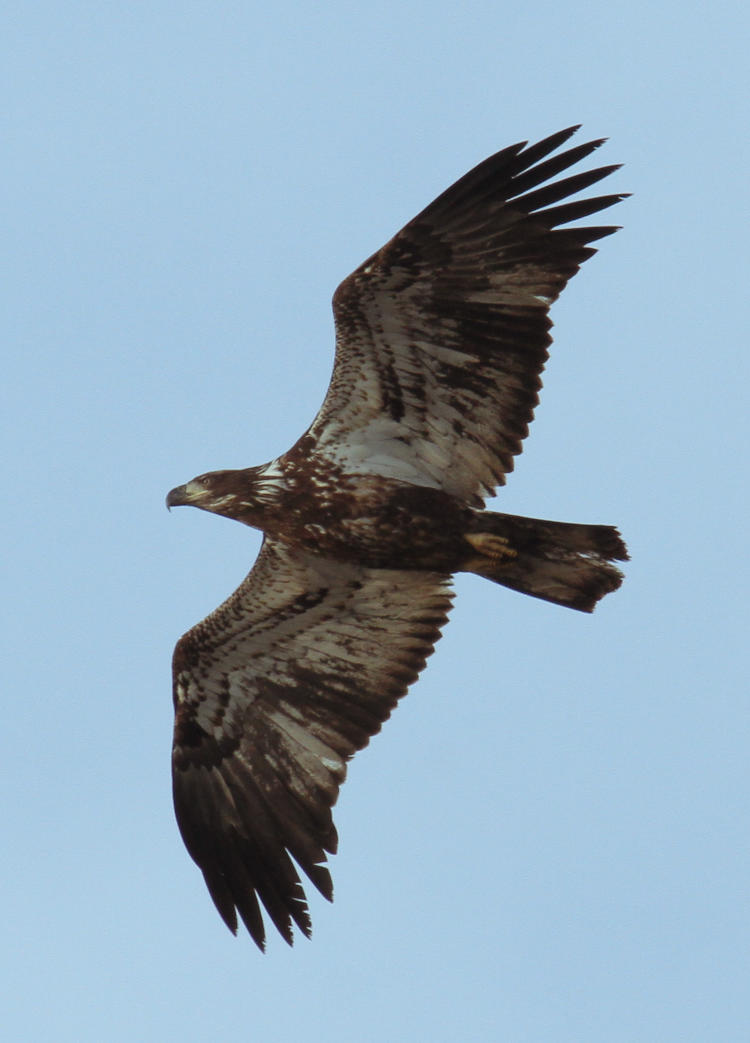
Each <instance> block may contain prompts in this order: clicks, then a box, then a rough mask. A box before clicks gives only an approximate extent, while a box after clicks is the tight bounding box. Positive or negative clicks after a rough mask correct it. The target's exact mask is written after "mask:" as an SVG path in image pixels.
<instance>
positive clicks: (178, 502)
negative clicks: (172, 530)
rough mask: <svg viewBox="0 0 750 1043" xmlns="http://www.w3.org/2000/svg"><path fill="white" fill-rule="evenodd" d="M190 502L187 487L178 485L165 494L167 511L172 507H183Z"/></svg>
mask: <svg viewBox="0 0 750 1043" xmlns="http://www.w3.org/2000/svg"><path fill="white" fill-rule="evenodd" d="M190 502H191V500H190V494H189V493H188V487H187V485H178V486H177V488H176V489H172V490H170V492H168V493H167V510H170V511H171V509H172V508H173V507H184V506H186V505H187V504H189V503H190Z"/></svg>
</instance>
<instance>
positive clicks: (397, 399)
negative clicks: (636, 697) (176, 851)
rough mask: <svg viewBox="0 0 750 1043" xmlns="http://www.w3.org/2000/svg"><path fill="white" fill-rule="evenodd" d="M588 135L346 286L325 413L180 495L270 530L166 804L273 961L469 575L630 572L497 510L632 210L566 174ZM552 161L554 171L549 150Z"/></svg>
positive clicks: (571, 587)
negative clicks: (610, 240)
mask: <svg viewBox="0 0 750 1043" xmlns="http://www.w3.org/2000/svg"><path fill="white" fill-rule="evenodd" d="M577 129H578V127H571V128H568V129H566V130H563V131H560V132H559V133H557V134H553V135H552V136H550V137H548V138H546V139H545V140H543V141H540V142H539V143H538V144H534V145H528V144H527V143H526V142H522V143H520V144H517V145H512V146H510V147H509V148H506V149H503V150H502V151H501V152H498V153H497V154H496V155H493V156H490V158H489V159H486V160H485V161H484V162H483V163H480V164H479V166H477V167H475V168H474V169H473V170H471V171H470V172H469V173H468V174H466V175H465V176H464V177H462V178H461V179H460V180H459V181H457V182H456V183H455V184H454V185H453V186H452V187H451V188H449V189H447V190H446V191H445V192H443V193H442V195H440V196H438V198H437V199H436V200H435V201H434V202H432V203H431V204H430V205H429V206H428V207H427V208H426V209H425V210H423V211H422V212H421V213H420V214H419V215H418V216H417V217H415V218H414V219H413V220H412V221H410V222H409V223H408V224H407V225H406V226H405V227H404V228H403V229H402V230H401V231H400V232H398V233H397V234H396V235H395V236H394V237H393V238H392V239H391V240H390V242H388V243H387V244H386V245H385V246H384V247H383V248H382V249H381V250H379V251H378V252H377V253H375V254H373V255H372V257H370V258H369V260H367V261H365V262H364V263H363V264H362V265H360V267H359V268H357V270H356V271H355V272H353V273H352V274H351V275H350V276H349V277H348V278H347V279H345V280H344V281H343V282H342V283H341V285H340V286H339V287H338V289H337V290H336V293H335V294H334V298H333V311H334V318H335V325H336V353H335V362H334V367H333V374H332V377H331V383H330V386H329V388H328V392H327V394H326V397H325V400H324V402H323V405H322V406H321V409H320V411H319V413H318V415H317V416H316V417H315V419H314V421H313V423H312V425H311V426H310V427H309V428H308V430H307V431H306V432H305V434H303V435H302V437H301V438H300V439H299V441H298V442H297V443H296V444H295V445H294V446H292V448H291V449H290V450H289V451H288V452H286V453H284V454H283V455H282V456H280V457H278V458H277V459H276V460H273V461H272V462H271V463H268V464H265V465H263V466H260V467H248V468H245V469H242V470H223V471H213V472H211V473H209V474H203V475H200V476H199V477H197V478H194V479H192V481H189V482H187V483H186V484H185V485H181V486H179V487H178V488H176V489H173V490H172V491H171V492H170V493H169V495H168V496H167V506H169V507H173V506H176V505H181V504H190V505H192V506H194V507H199V508H201V509H202V510H205V511H212V512H213V513H214V514H221V515H224V516H225V517H228V518H235V519H236V520H237V521H240V522H242V523H243V524H245V525H250V526H252V527H253V528H256V529H260V530H262V532H263V534H264V539H263V545H262V548H261V551H260V554H259V556H258V558H257V560H256V562H255V564H254V566H253V568H252V570H251V571H250V573H249V575H248V576H247V577H246V578H245V579H244V580H243V582H242V583H241V584H240V586H239V587H238V588H237V590H236V591H235V592H234V593H233V594H232V595H231V596H230V597H229V598H228V600H227V601H225V602H224V604H223V605H221V606H220V607H219V608H217V609H216V610H215V611H214V612H212V613H211V614H210V615H209V616H208V617H207V618H206V619H204V620H203V621H202V622H201V623H198V624H197V626H195V627H193V628H192V630H190V631H188V633H187V634H185V635H184V636H183V637H182V638H181V639H180V640H179V641H178V643H177V646H176V648H175V652H174V660H173V675H174V707H175V726H174V748H173V755H172V766H173V792H174V806H175V812H176V816H177V821H178V824H179V828H180V831H181V833H182V837H183V839H184V841H185V844H186V846H187V849H188V851H189V853H190V855H191V856H192V858H193V859H194V860H195V862H196V863H197V864H198V866H199V867H200V869H201V870H202V872H203V876H204V878H205V881H206V884H207V885H208V890H209V892H210V894H211V897H212V898H213V901H214V903H215V905H216V908H217V909H218V911H219V913H220V914H221V916H222V918H223V920H224V922H225V923H226V924H227V926H228V927H229V928H230V930H231V931H233V932H234V933H236V932H237V926H238V918H237V914H238V913H239V916H240V918H241V919H242V921H243V922H244V924H245V926H246V927H247V929H248V931H249V932H250V935H251V936H252V938H253V939H254V940H255V942H256V944H257V945H258V946H259V947H260V948H261V949H262V948H264V945H265V928H264V921H263V915H262V912H261V904H262V906H263V907H264V908H265V911H266V913H267V915H268V916H269V917H270V919H271V921H272V922H273V924H274V925H275V926H276V928H277V929H278V931H279V932H280V933H281V935H282V936H283V937H284V938H285V939H286V941H287V942H289V943H290V944H291V943H292V941H293V931H294V929H293V924H296V925H297V927H298V928H299V929H300V930H301V931H302V933H303V934H305V935H307V936H308V937H309V935H310V929H311V927H310V916H309V912H308V907H307V903H306V899H305V894H304V891H303V888H302V884H301V881H300V873H299V870H302V871H303V872H304V873H305V874H306V875H307V877H308V878H309V879H310V881H312V883H313V884H314V885H315V887H316V888H317V889H318V890H319V891H320V892H321V893H322V894H323V895H324V896H325V897H326V898H328V899H329V900H330V899H332V896H333V885H332V882H331V876H330V873H329V871H328V868H327V866H326V855H327V853H335V851H336V847H337V836H336V830H335V827H334V824H333V818H332V808H333V805H334V804H335V802H336V799H337V797H338V792H339V787H340V786H341V784H342V782H343V781H344V778H345V775H346V766H347V762H348V761H349V759H350V758H351V757H352V756H353V755H354V753H355V752H356V751H357V750H359V749H362V747H363V746H365V745H366V744H367V743H368V742H369V740H370V738H371V736H373V735H374V734H375V733H376V732H378V731H379V730H380V728H381V726H382V724H383V722H384V721H385V720H386V719H387V718H388V717H389V715H390V713H391V711H392V710H393V709H394V707H395V705H396V703H397V702H398V700H399V699H400V698H401V697H402V696H403V695H404V694H405V693H406V690H407V688H408V687H409V685H411V684H412V682H413V681H415V680H416V678H417V676H418V674H419V672H420V671H421V670H422V668H423V667H424V665H425V661H426V659H427V657H428V656H429V655H430V653H431V652H432V650H433V647H434V645H435V642H436V641H437V640H438V638H439V636H440V630H441V627H442V626H443V624H444V623H445V622H446V620H447V617H448V611H449V609H450V605H451V597H452V594H451V577H452V575H453V574H454V573H457V572H471V573H475V574H476V575H479V576H483V577H485V578H487V579H489V580H492V581H493V582H495V583H499V584H501V585H502V586H505V587H510V588H511V589H513V590H517V591H521V592H522V593H525V594H530V595H532V596H533V597H537V598H542V599H544V600H545V601H551V602H554V603H555V604H558V605H564V606H567V607H568V608H574V609H579V610H581V611H583V612H590V611H592V610H593V608H594V606H595V604H596V603H597V601H599V599H600V598H601V597H603V596H604V595H605V594H607V593H609V592H610V591H613V590H616V589H617V588H618V587H619V586H620V584H621V582H622V574H621V572H620V571H619V569H618V568H617V567H616V566H615V565H614V564H613V562H614V561H623V560H626V559H627V557H628V555H627V550H626V548H625V545H624V543H623V541H622V539H621V538H620V535H619V533H618V531H617V530H616V529H615V528H613V527H611V526H605V525H578V524H566V523H562V522H555V521H539V520H536V519H532V518H522V517H518V516H515V515H512V514H500V513H496V512H491V511H486V510H484V509H483V504H484V500H485V498H486V497H489V496H492V495H493V493H494V492H495V489H496V488H497V486H499V485H502V484H504V482H505V476H506V475H507V474H508V473H509V472H510V471H511V470H512V469H513V458H514V457H515V456H516V455H517V454H518V453H520V452H521V446H522V442H523V439H524V438H525V437H526V435H527V433H528V425H529V422H530V421H531V420H532V418H533V414H534V408H535V406H536V405H537V402H538V392H539V389H540V387H541V380H540V375H541V373H542V370H543V368H544V364H545V361H546V359H547V348H548V346H549V344H550V343H551V337H550V335H549V330H550V327H551V322H550V320H549V318H548V312H549V307H550V305H551V304H552V302H553V301H554V300H555V299H556V298H557V297H558V295H559V294H560V293H561V291H562V290H563V288H564V287H565V285H566V283H567V282H568V280H569V279H570V278H572V276H573V275H575V273H576V272H577V271H578V269H579V267H580V265H581V264H582V263H583V262H584V261H585V260H586V259H587V258H589V257H590V256H591V255H592V254H593V253H595V250H594V248H593V247H592V246H591V245H590V244H591V243H592V242H595V241H596V240H598V239H601V238H603V237H604V236H607V235H609V234H610V233H612V232H614V231H615V230H616V229H615V227H613V226H609V225H606V226H603V225H593V226H592V225H590V226H588V227H583V228H581V227H576V226H573V227H570V225H571V222H576V221H579V220H580V219H582V218H587V217H588V216H589V215H591V214H595V213H598V212H599V211H601V210H604V209H606V208H607V207H609V206H611V205H612V204H614V203H616V202H618V201H619V200H621V199H622V198H624V196H623V194H616V195H599V196H593V197H589V198H584V199H580V198H579V199H575V200H573V201H571V200H570V198H569V197H571V196H574V195H576V194H577V193H579V192H580V191H581V190H583V189H587V188H588V187H589V186H591V185H593V184H595V183H596V182H598V181H600V180H601V179H602V178H604V177H606V176H607V175H608V174H610V173H612V172H613V171H614V170H616V169H618V168H617V166H603V167H598V168H596V169H594V170H587V171H583V172H579V173H574V174H570V175H568V176H566V177H563V178H558V176H557V175H559V174H560V173H561V172H563V171H566V170H568V168H570V167H572V166H573V165H574V164H576V163H578V162H580V161H581V160H583V159H585V158H586V157H588V156H589V155H591V153H593V152H594V151H595V150H596V149H597V148H598V147H599V146H600V145H601V144H602V140H598V141H591V142H588V143H586V144H582V145H578V146H575V147H571V148H568V149H567V150H566V151H562V152H559V151H558V149H560V147H561V146H562V145H563V144H564V143H565V142H566V141H567V140H568V139H569V138H570V137H571V136H572V134H573V133H574V132H575V131H576V130H577ZM554 153H556V154H554Z"/></svg>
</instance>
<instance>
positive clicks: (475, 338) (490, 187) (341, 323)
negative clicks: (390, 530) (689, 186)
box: [300, 127, 623, 505]
mask: <svg viewBox="0 0 750 1043" xmlns="http://www.w3.org/2000/svg"><path fill="white" fill-rule="evenodd" d="M577 129H578V128H577V127H571V128H569V129H568V130H563V131H560V132H559V133H558V134H554V135H552V136H551V137H549V138H546V139H545V140H544V141H541V142H539V143H538V144H536V145H532V146H529V147H525V143H522V144H519V145H513V146H511V147H510V148H506V149H504V150H503V151H502V152H498V153H497V154H496V155H494V156H491V157H490V158H489V159H487V160H485V161H484V162H483V163H480V164H479V166H478V167H475V169H474V170H472V171H470V172H469V173H468V174H466V175H465V177H462V178H461V180H460V181H457V182H456V184H455V185H453V186H452V188H449V189H448V190H447V191H446V192H444V193H443V194H442V195H441V196H439V197H438V198H437V199H436V200H435V201H434V202H433V203H431V204H430V205H429V206H428V207H427V208H426V210H423V211H422V213H421V214H419V215H418V216H417V217H415V218H414V220H413V221H410V222H409V224H407V225H406V227H405V228H403V229H402V230H401V231H400V232H399V233H398V234H397V235H396V236H394V238H393V239H391V241H390V242H389V243H387V244H386V246H384V247H383V248H382V249H381V250H379V251H378V253H376V254H374V255H373V256H372V257H371V258H370V259H369V260H367V261H365V263H364V264H362V265H361V266H360V267H359V268H358V269H357V270H356V271H355V272H354V273H353V274H352V275H350V276H349V277H348V278H347V279H345V280H344V282H343V283H341V285H340V286H339V288H338V289H337V291H336V293H335V295H334V298H333V308H334V315H335V319H336V361H335V365H334V370H333V375H332V378H331V385H330V387H329V389H328V393H327V395H326V399H325V402H324V403H323V406H322V408H321V410H320V412H319V414H318V416H317V417H316V419H315V421H314V423H313V425H312V427H311V428H310V430H309V431H308V432H307V436H303V439H302V444H301V445H300V448H302V447H303V446H304V449H305V451H308V452H309V450H310V449H311V448H312V447H313V440H314V451H315V453H316V454H319V455H321V456H323V457H325V458H327V459H329V460H330V461H331V462H333V463H335V464H337V465H339V466H341V467H343V468H344V470H349V471H352V470H353V471H357V472H359V473H373V474H381V475H387V476H389V477H394V478H401V479H403V480H406V481H410V482H414V483H416V484H419V485H426V486H432V487H435V488H440V489H444V490H445V491H447V492H450V493H453V494H454V495H457V496H460V497H462V498H464V499H466V500H468V501H469V502H471V503H473V504H475V505H479V504H481V501H482V498H483V497H485V496H487V495H490V494H491V493H492V492H493V491H494V489H495V487H496V485H498V484H502V483H503V482H504V475H505V474H506V473H507V472H509V471H511V470H512V468H513V457H514V455H516V454H517V453H519V452H520V451H521V443H522V440H523V439H524V438H525V437H526V435H527V434H528V425H529V422H530V421H531V419H532V418H533V413H534V407H535V406H536V404H537V402H538V391H539V388H540V387H541V380H540V374H541V372H542V370H543V368H544V363H545V361H546V359H547V347H548V345H549V344H550V342H551V337H550V335H549V329H550V326H551V322H550V320H549V318H548V311H549V306H550V304H551V303H552V302H553V301H554V300H555V299H556V298H557V296H558V295H559V294H560V293H561V291H562V290H563V288H564V287H565V284H566V283H567V281H568V279H570V278H571V277H572V276H573V275H575V273H576V272H577V271H578V268H579V266H580V265H581V264H582V263H583V262H584V261H585V260H586V259H587V258H588V257H590V256H591V255H592V254H593V253H595V252H596V251H595V250H594V249H593V248H592V247H591V246H590V245H588V244H589V243H591V242H593V241H594V240H596V239H600V238H602V237H603V236H605V235H609V234H610V233H611V232H614V231H615V230H616V229H615V228H614V227H589V228H560V227H559V226H560V225H567V224H568V223H569V222H570V221H576V220H578V219H580V218H582V217H586V216H588V215H589V214H593V213H596V212H597V211H599V210H603V209H605V208H606V207H608V206H611V205H612V204H613V203H615V202H617V201H618V200H620V199H622V198H623V196H622V195H607V196H599V197H596V198H590V199H584V200H579V201H575V202H567V203H563V204H561V205H553V204H559V203H560V200H564V199H566V198H567V197H568V196H571V195H573V194H575V193H577V192H579V191H581V190H582V189H585V188H587V187H588V186H590V185H592V184H594V183H595V182H597V181H599V180H600V179H601V178H603V177H605V176H606V175H607V174H609V173H611V172H612V171H613V170H616V169H617V167H616V166H607V167H600V168H599V169H597V170H590V171H586V172H583V173H579V174H574V175H572V176H569V177H566V178H563V179H560V180H557V181H552V183H550V184H546V185H544V183H545V182H548V181H549V179H550V178H553V177H554V176H555V175H557V174H558V173H560V172H561V171H563V170H566V169H567V168H568V167H570V166H572V165H573V164H574V163H577V162H578V161H579V160H581V159H583V158H584V157H586V156H588V155H589V154H590V153H591V152H593V151H594V150H595V149H596V148H597V147H598V146H599V145H601V144H602V141H592V142H588V143H587V144H583V145H579V146H577V147H575V148H571V149H569V150H568V151H566V152H563V153H561V154H559V155H557V156H553V157H551V158H545V157H548V156H549V155H550V153H552V152H554V150H555V149H557V148H558V147H559V146H560V145H562V144H563V142H565V141H566V140H567V139H568V138H569V137H570V136H571V135H572V134H573V133H574V132H575V131H576V130H577ZM542 185H544V187H540V186H542Z"/></svg>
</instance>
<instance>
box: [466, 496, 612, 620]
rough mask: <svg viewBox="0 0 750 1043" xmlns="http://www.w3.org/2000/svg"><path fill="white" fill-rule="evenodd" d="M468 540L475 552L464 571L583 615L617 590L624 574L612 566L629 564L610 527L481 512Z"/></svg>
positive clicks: (478, 513) (476, 517) (477, 513)
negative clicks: (625, 562)
mask: <svg viewBox="0 0 750 1043" xmlns="http://www.w3.org/2000/svg"><path fill="white" fill-rule="evenodd" d="M466 538H467V540H468V541H469V543H471V545H472V547H473V548H474V551H475V552H476V553H473V554H472V555H471V557H469V558H468V559H467V561H466V562H465V563H464V566H463V569H462V571H464V572H474V573H476V574H477V575H478V576H484V577H485V579H490V580H492V581H493V582H494V583H501V584H502V585H503V586H505V587H510V588H511V589H512V590H518V591H520V592H521V593H522V594H530V595H531V596H532V597H535V598H542V599H543V600H545V601H552V602H554V603H555V604H556V605H565V606H566V607H567V608H575V609H578V610H579V611H581V612H593V610H594V606H595V605H596V603H597V601H599V599H600V598H603V597H604V595H605V594H609V593H610V592H611V591H613V590H617V588H618V587H619V586H620V584H621V583H622V580H623V575H622V573H621V572H620V570H619V569H618V568H617V567H616V566H615V565H613V564H612V561H627V560H628V551H627V548H626V546H625V544H624V543H623V541H622V539H621V537H620V534H619V532H618V531H617V529H615V528H613V527H612V526H610V525H575V524H570V523H568V522H553V521H540V520H538V519H536V518H522V517H519V516H517V515H514V514H497V513H494V512H492V511H477V512H476V515H475V518H474V526H472V530H471V531H470V532H469V533H468V535H467V537H466Z"/></svg>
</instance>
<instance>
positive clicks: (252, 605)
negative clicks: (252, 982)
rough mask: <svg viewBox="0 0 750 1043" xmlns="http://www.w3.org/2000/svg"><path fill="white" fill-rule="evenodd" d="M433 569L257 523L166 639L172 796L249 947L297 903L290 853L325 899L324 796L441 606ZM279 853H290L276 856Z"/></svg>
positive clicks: (301, 915) (187, 835)
mask: <svg viewBox="0 0 750 1043" xmlns="http://www.w3.org/2000/svg"><path fill="white" fill-rule="evenodd" d="M449 586H450V580H449V577H447V576H443V575H439V574H435V573H425V572H401V571H386V570H377V571H375V570H371V569H365V568H361V567H359V566H357V565H354V564H343V563H339V562H336V561H332V560H329V559H323V558H317V557H313V556H309V557H302V556H300V555H299V554H297V553H296V552H292V551H290V550H289V549H287V548H286V547H284V545H283V544H279V543H275V542H273V541H271V540H269V539H266V541H265V542H264V544H263V548H262V550H261V553H260V556H259V558H258V560H257V562H256V564H255V567H254V568H253V570H252V571H251V572H250V574H249V575H248V576H247V578H246V579H245V580H244V582H243V583H242V585H241V586H240V587H239V588H238V589H237V591H235V593H234V594H233V595H232V596H231V597H230V598H229V599H228V600H227V601H226V602H225V603H224V604H223V605H222V606H221V607H220V608H218V609H217V610H216V611H215V612H213V613H212V614H211V615H210V616H208V617H207V618H206V619H205V620H203V622H202V623H199V624H198V626H196V627H194V628H193V629H192V630H190V631H189V632H188V633H187V634H186V635H185V636H184V637H182V638H181V639H180V641H179V642H178V644H177V647H176V648H175V654H174V662H173V672H174V701H175V734H174V749H173V756H172V765H173V786H174V803H175V811H176V814H177V821H178V823H179V826H180V831H181V833H182V837H183V839H184V841H185V844H186V845H187V848H188V851H189V852H190V854H191V855H192V857H193V859H194V860H195V861H196V862H197V863H198V865H199V866H200V868H201V869H202V870H203V875H204V877H205V880H206V884H207V885H208V889H209V891H210V892H211V897H212V898H213V900H214V902H215V904H216V907H217V909H218V910H219V912H220V913H221V916H222V917H223V919H224V921H225V922H226V924H227V925H228V926H229V928H230V929H231V930H232V931H235V932H236V930H237V911H239V914H240V916H241V918H242V920H243V921H244V922H245V925H246V926H247V929H248V930H249V932H250V934H251V935H252V937H253V938H254V940H255V941H256V943H257V944H258V945H259V946H260V947H261V948H263V946H264V942H265V931H264V926H263V919H262V916H261V912H260V908H259V905H258V898H260V900H261V902H262V903H263V905H264V906H265V908H266V911H267V912H268V915H269V916H270V917H271V919H272V921H273V922H274V924H275V925H276V927H277V928H278V930H279V931H280V932H281V934H282V935H283V937H284V938H285V939H286V940H287V941H288V942H289V943H291V942H292V920H293V921H294V922H295V923H296V924H297V925H298V927H299V928H300V929H301V930H302V931H303V932H304V933H305V934H306V935H309V933H310V918H309V914H308V910H307V905H306V902H305V895H304V892H303V890H302V885H301V883H300V879H299V876H298V873H297V870H296V868H295V865H294V863H293V862H292V858H293V859H294V860H295V862H296V863H297V865H298V866H299V867H301V868H302V869H303V870H304V872H305V873H306V874H307V876H308V877H309V878H310V880H312V882H313V883H314V884H315V886H316V887H317V888H318V890H319V891H320V892H321V893H322V894H323V895H325V897H326V898H328V899H330V898H331V897H332V894H333V887H332V883H331V877H330V874H329V872H328V870H327V869H326V868H325V866H324V865H323V864H322V863H324V862H325V860H326V855H325V852H326V851H328V852H335V850H336V843H337V840H336V830H335V828H334V825H333V818H332V815H331V808H332V807H333V805H334V803H335V802H336V798H337V796H338V791H339V786H340V785H341V783H342V782H343V781H344V777H345V774H346V762H347V760H348V759H349V758H350V757H351V756H352V755H353V754H354V753H355V751H356V750H359V749H361V748H362V747H363V746H365V745H366V744H367V742H368V741H369V739H370V736H372V735H374V734H375V733H376V732H377V731H379V729H380V727H381V725H382V723H383V721H385V720H386V718H387V717H388V716H389V714H390V712H391V710H392V709H393V708H394V706H395V705H396V702H397V700H398V699H399V698H400V697H401V696H402V695H404V693H405V692H406V689H407V687H408V686H409V685H410V684H411V683H412V681H414V680H415V679H416V677H417V675H418V673H419V671H420V670H421V669H422V667H423V666H424V664H425V659H426V657H427V656H428V655H429V654H430V653H431V652H432V649H433V646H434V644H435V642H436V641H437V639H438V637H439V636H440V628H441V626H442V625H443V623H444V622H445V621H446V619H447V613H448V610H449V608H450V599H451V594H450V590H449ZM290 856H291V857H290Z"/></svg>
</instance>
